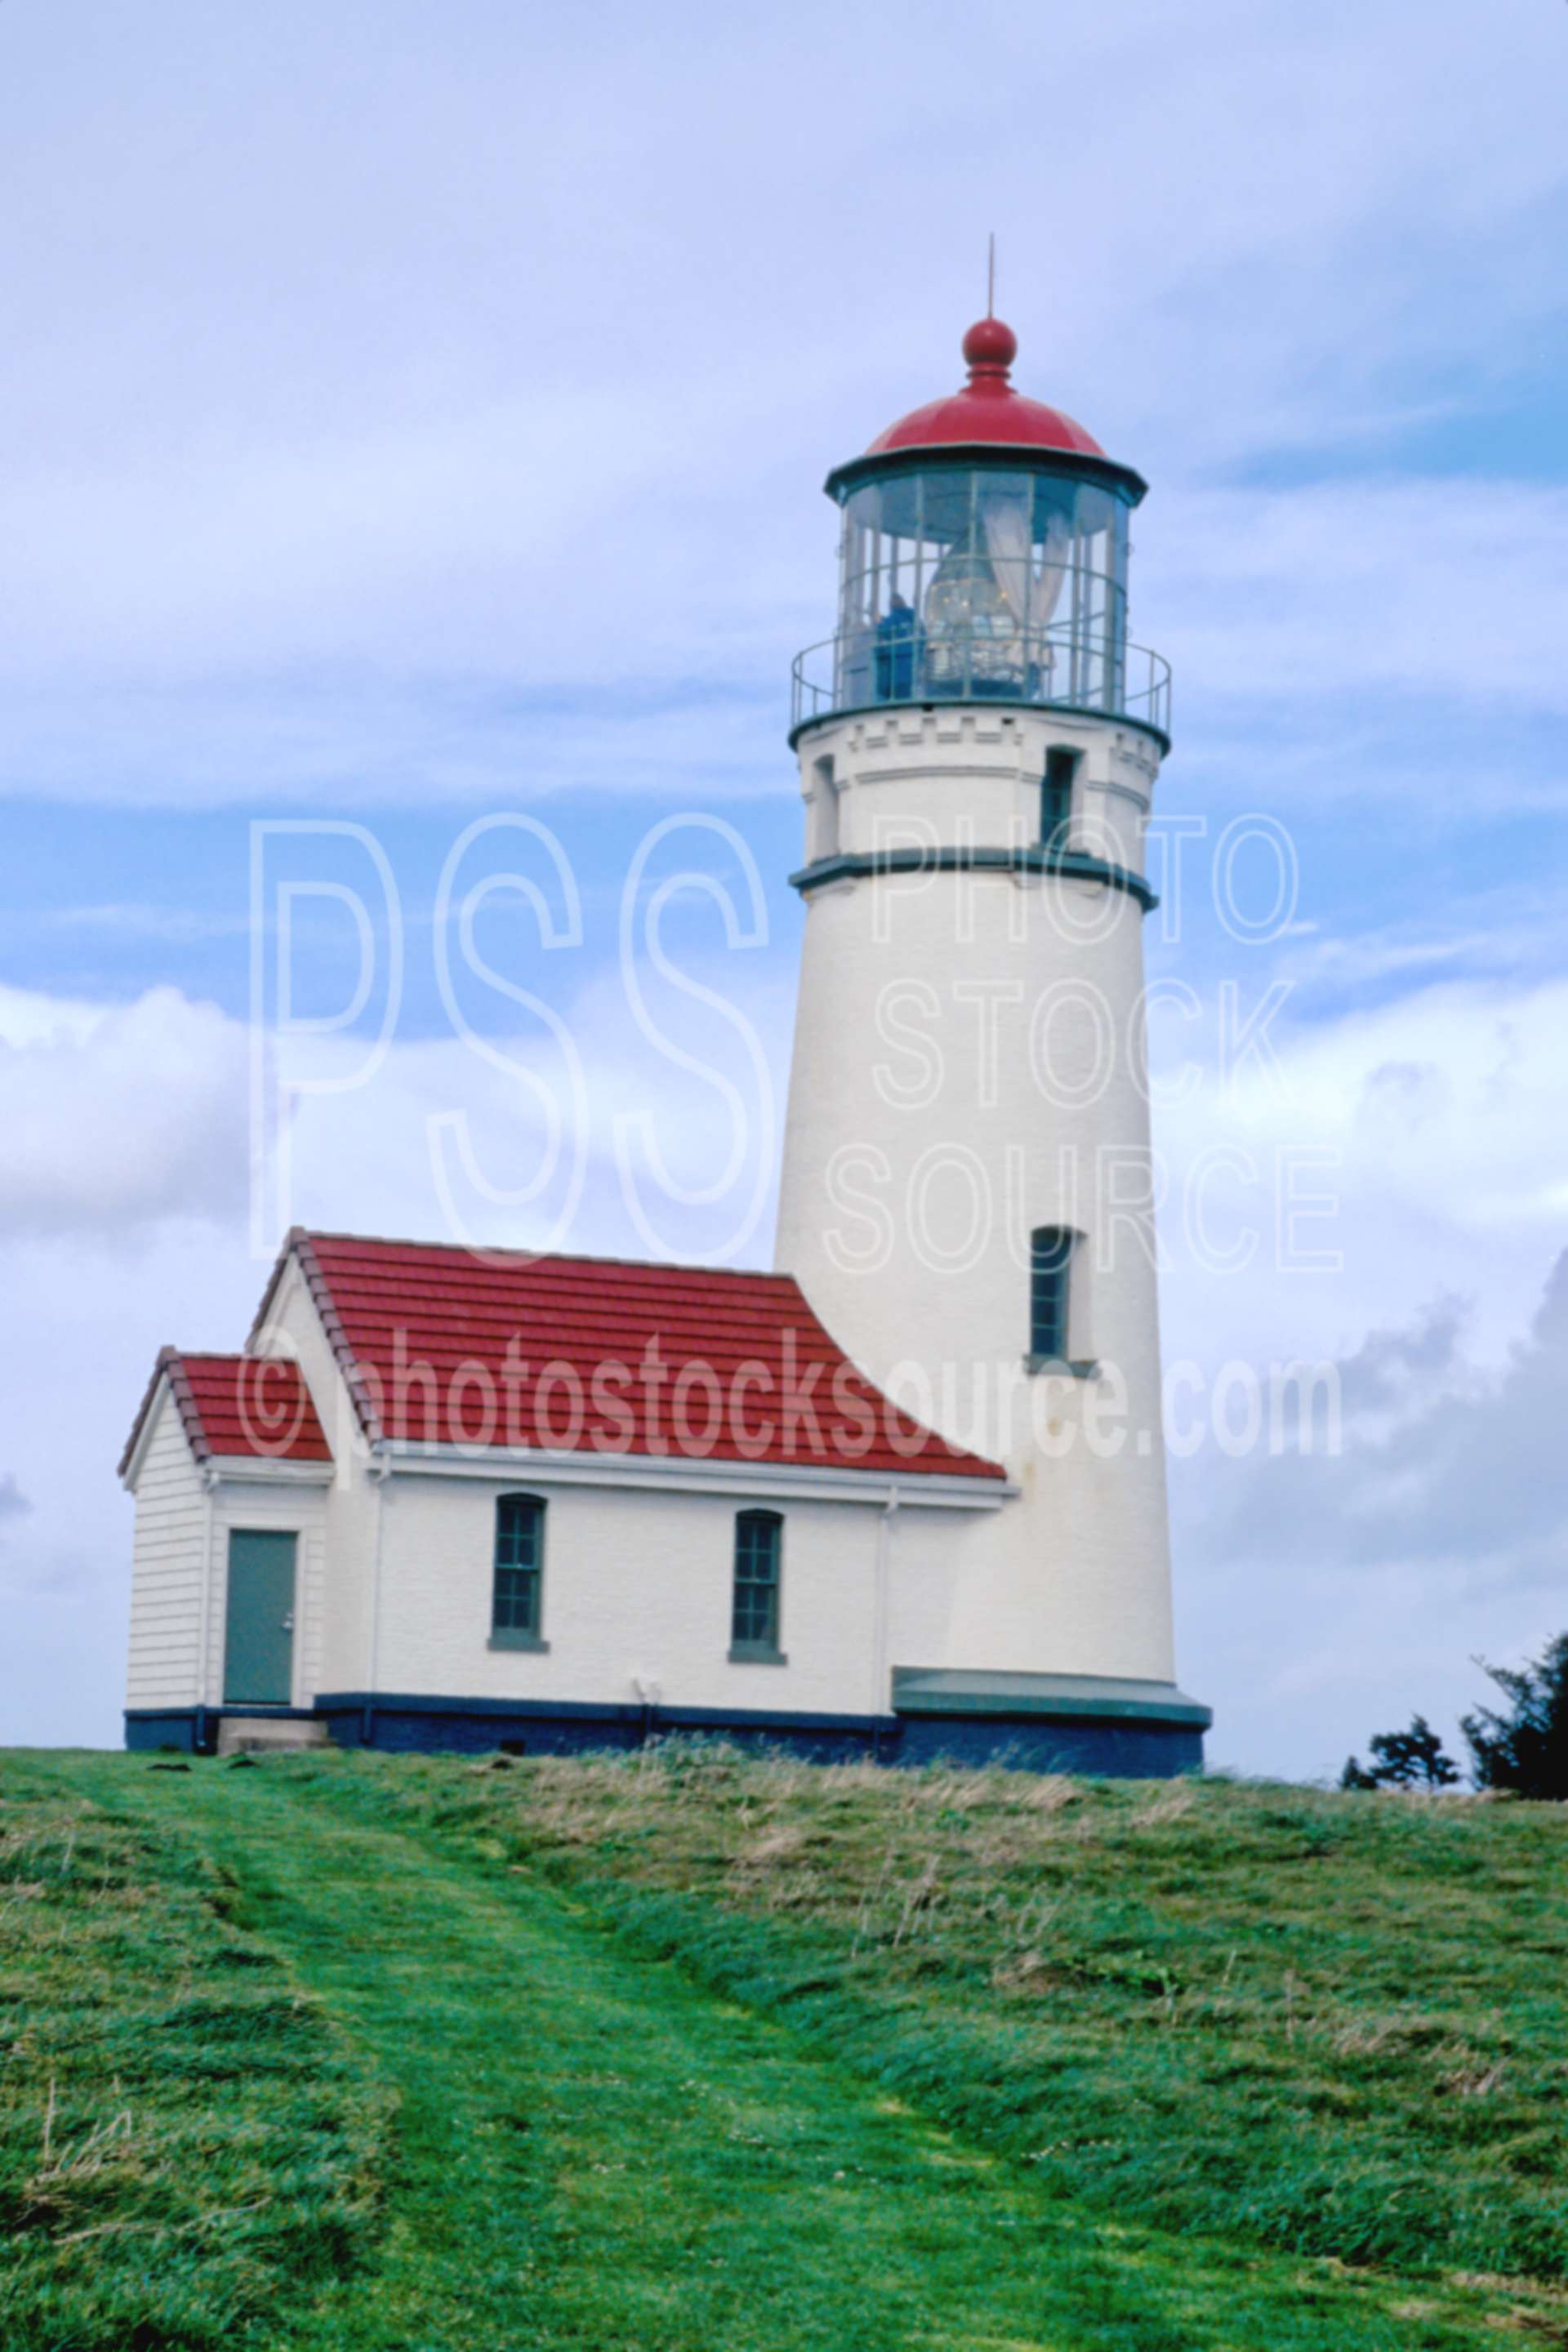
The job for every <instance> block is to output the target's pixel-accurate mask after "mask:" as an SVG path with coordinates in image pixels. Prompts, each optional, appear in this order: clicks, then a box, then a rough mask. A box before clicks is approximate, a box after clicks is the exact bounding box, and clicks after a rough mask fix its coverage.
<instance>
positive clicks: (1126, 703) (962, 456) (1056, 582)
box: [794, 318, 1170, 738]
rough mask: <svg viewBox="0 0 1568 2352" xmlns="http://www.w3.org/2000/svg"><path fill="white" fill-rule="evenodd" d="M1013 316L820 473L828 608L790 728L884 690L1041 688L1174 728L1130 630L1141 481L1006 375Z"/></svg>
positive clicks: (977, 337) (1159, 664)
mask: <svg viewBox="0 0 1568 2352" xmlns="http://www.w3.org/2000/svg"><path fill="white" fill-rule="evenodd" d="M1016 352H1017V341H1016V337H1015V335H1014V334H1013V331H1012V330H1011V328H1009V327H1006V326H1005V325H1004V324H1003V322H1002V320H1000V319H993V318H987V319H982V320H980V321H979V323H978V324H977V325H975V326H973V327H972V328H971V329H970V331H969V332H968V334H967V335H966V336H965V337H964V339H963V356H964V358H965V360H966V361H967V362H968V364H969V382H968V383H967V384H966V385H965V386H964V388H963V390H962V391H961V392H958V393H955V394H952V395H951V397H949V398H947V399H944V400H937V401H932V402H931V403H930V404H928V405H926V406H925V407H923V408H918V409H915V410H914V411H912V412H911V414H910V415H908V416H905V417H903V418H901V419H900V422H899V423H898V424H896V425H891V426H889V429H888V431H887V432H885V433H883V434H881V435H879V437H878V438H877V439H876V440H875V441H874V442H873V443H872V444H871V446H870V448H869V449H868V450H867V452H866V454H865V456H864V457H857V458H855V459H853V460H852V461H851V462H850V463H849V464H848V465H846V466H840V467H837V468H836V469H835V471H834V472H833V473H832V474H830V475H829V476H828V478H827V485H826V488H827V491H828V495H829V496H830V497H831V498H833V499H836V500H837V504H838V506H839V508H840V509H841V511H842V515H843V528H842V534H841V539H840V558H839V591H838V625H837V631H836V633H835V635H833V636H832V637H831V638H829V639H827V640H826V642H825V643H824V644H823V645H821V646H813V647H812V648H811V649H810V650H809V651H808V652H806V653H805V654H803V655H801V656H800V658H799V660H798V661H797V662H796V664H795V709H794V724H795V730H797V731H798V730H799V729H800V728H802V727H804V726H809V725H810V724H812V723H813V722H814V721H815V720H816V719H826V718H828V717H830V716H837V715H839V714H841V713H843V712H846V711H850V710H858V709H869V708H874V707H875V706H877V705H879V704H886V703H918V704H930V703H937V702H1001V703H1015V704H1016V703H1025V704H1036V705H1040V704H1044V705H1052V706H1055V707H1058V708H1061V709H1076V710H1083V711H1089V712H1092V713H1095V714H1096V715H1103V716H1107V717H1118V718H1127V719H1133V720H1135V721H1137V722H1139V723H1141V724H1142V725H1145V726H1148V727H1150V728H1152V730H1154V731H1155V732H1156V733H1157V734H1159V735H1161V736H1162V738H1163V737H1164V736H1166V734H1167V733H1168V724H1169V715H1170V672H1169V668H1168V667H1167V666H1166V664H1165V663H1164V662H1163V661H1162V660H1161V659H1160V657H1159V656H1158V655H1155V654H1151V653H1148V652H1147V651H1145V650H1144V649H1143V648H1141V647H1137V646H1130V645H1129V643H1128V638H1127V555H1128V518H1129V516H1130V515H1131V510H1132V509H1133V508H1134V507H1135V506H1136V505H1137V504H1138V502H1139V500H1140V499H1142V496H1143V493H1144V489H1145V488H1146V485H1145V484H1144V482H1143V481H1142V478H1140V477H1139V476H1138V475H1137V474H1135V473H1133V472H1132V471H1131V468H1129V467H1125V466H1119V465H1116V464H1114V463H1113V462H1112V461H1111V459H1110V458H1109V457H1107V456H1106V455H1105V452H1104V451H1103V450H1102V449H1101V448H1100V445H1099V443H1098V442H1096V441H1095V440H1094V439H1092V437H1091V436H1089V434H1088V433H1086V432H1085V431H1084V429H1083V427H1082V426H1081V425H1077V424H1075V423H1074V421H1073V419H1072V418H1071V417H1070V416H1067V415H1064V414H1063V413H1062V412H1061V410H1059V409H1056V408H1049V407H1047V406H1046V405H1045V404H1044V403H1043V402H1040V401H1037V400H1030V399H1027V398H1026V396H1025V395H1024V394H1021V393H1019V392H1017V391H1016V390H1015V388H1014V386H1013V384H1012V383H1011V381H1010V379H1009V370H1010V368H1011V366H1012V362H1013V360H1014V358H1015V357H1016Z"/></svg>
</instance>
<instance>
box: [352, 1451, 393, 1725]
mask: <svg viewBox="0 0 1568 2352" xmlns="http://www.w3.org/2000/svg"><path fill="white" fill-rule="evenodd" d="M391 1468H392V1456H391V1455H390V1454H388V1453H387V1452H386V1451H385V1449H384V1447H382V1446H379V1445H378V1446H376V1447H375V1448H374V1450H373V1452H372V1454H371V1457H370V1465H369V1469H368V1473H367V1475H368V1476H369V1478H370V1481H371V1484H372V1485H373V1486H374V1489H375V1540H374V1544H373V1546H372V1549H371V1570H370V1629H369V1635H370V1638H369V1647H368V1652H367V1656H366V1661H365V1677H364V1706H363V1707H362V1708H361V1710H360V1744H361V1746H362V1747H364V1748H374V1745H375V1695H376V1691H377V1689H378V1688H379V1686H380V1684H379V1677H380V1674H381V1555H382V1529H383V1527H384V1522H385V1518H386V1480H387V1474H388V1473H389V1472H390V1470H391Z"/></svg>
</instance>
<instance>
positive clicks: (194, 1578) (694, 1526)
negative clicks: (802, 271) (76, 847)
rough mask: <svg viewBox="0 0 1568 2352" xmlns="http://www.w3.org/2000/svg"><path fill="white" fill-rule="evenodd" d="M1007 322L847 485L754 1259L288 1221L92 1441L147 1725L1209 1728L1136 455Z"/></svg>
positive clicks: (417, 1741)
mask: <svg viewBox="0 0 1568 2352" xmlns="http://www.w3.org/2000/svg"><path fill="white" fill-rule="evenodd" d="M1013 352H1014V342H1013V338H1012V336H1011V334H1010V332H1009V331H1008V330H1007V329H1006V328H1005V327H1004V326H1002V325H1001V323H1000V321H998V320H984V321H982V322H981V324H980V325H979V326H978V327H976V328H974V329H972V330H971V332H970V334H969V336H968V337H967V338H966V339H965V354H966V357H967V358H968V359H969V361H970V362H971V381H970V383H969V384H968V386H967V387H966V388H965V390H964V391H963V392H961V393H959V394H955V395H954V396H953V397H952V398H951V399H949V400H946V401H942V402H938V403H935V404H932V405H931V407H930V408H928V409H924V410H920V411H916V412H915V413H914V415H911V416H910V417H908V418H906V419H904V420H903V422H902V423H901V424H900V425H897V426H894V427H893V428H892V429H891V430H890V432H889V433H888V434H884V435H883V436H881V437H880V438H879V441H878V442H877V443H875V444H874V445H873V446H872V448H871V450H870V451H869V452H868V454H867V456H866V457H863V458H859V459H857V460H855V461H853V462H852V463H851V464H850V465H849V466H847V467H840V468H839V469H838V470H837V472H836V473H835V474H834V475H833V476H831V477H830V478H829V483H828V488H829V490H830V492H831V494H832V495H833V496H834V498H835V499H836V500H837V502H838V504H839V505H840V507H841V509H842V510H843V514H844V537H843V561H842V570H841V581H840V614H839V628H838V631H837V635H836V636H835V637H834V639H833V640H832V641H831V642H830V644H829V645H828V646H826V647H825V648H822V649H819V656H817V657H816V658H817V659H819V661H820V667H816V664H815V662H814V658H813V657H810V656H803V657H802V661H801V663H799V664H797V666H796V710H795V722H796V723H795V733H794V737H793V739H792V740H794V742H795V747H796V750H797V752H798V755H799V759H800V766H801V778H802V789H803V793H804V795H805V808H806V830H807V851H806V863H805V866H803V868H802V870H801V871H800V872H799V873H798V874H797V875H795V877H794V879H795V884H796V886H797V887H799V888H800V889H801V890H802V892H803V893H804V894H805V897H806V899H807V904H808V909H809V912H808V919H807V927H806V938H805V958H804V969H803V972H802V984H801V999H800V1011H799V1015H798V1024H797V1030H796V1040H795V1066H794V1073H793V1077H792V1084H791V1097H790V1110H789V1118H788V1124H787V1129H786V1136H785V1144H784V1192H783V1205H782V1211H781V1219H780V1232H779V1244H778V1255H779V1263H780V1266H781V1268H783V1269H784V1271H781V1272H779V1273H775V1274H772V1275H764V1274H746V1273H731V1272H712V1271H706V1270H697V1269H690V1268H681V1267H674V1266H663V1265H629V1264H624V1263H621V1262H616V1261H606V1260H594V1259H585V1258H564V1257H551V1258H533V1257H531V1256H528V1255H523V1254H521V1253H520V1254H506V1253H494V1252H487V1253H485V1254H484V1255H483V1256H477V1255H472V1254H470V1253H469V1252H468V1251H466V1250H463V1249H460V1248H457V1247H447V1246H442V1245H437V1244H413V1243H401V1242H385V1241H377V1240H373V1239H356V1238H351V1237H345V1236H342V1235H326V1234H302V1233H296V1234H291V1235H290V1237H289V1242H288V1244H286V1246H285V1248H284V1251H283V1254H282V1255H281V1257H280V1259H279V1265H278V1267H277V1270H276V1272H275V1274H274V1276H273V1278H272V1281H271V1283H270V1285H269V1286H268V1292H267V1296H266V1297H265V1299H264V1300H263V1302H262V1306H261V1309H260V1312H259V1314H258V1319H257V1324H256V1327H255V1328H254V1329H253V1331H252V1333H251V1335H250V1338H249V1339H248V1341H247V1346H246V1349H245V1351H244V1353H243V1354H242V1355H238V1356H229V1357H212V1356H195V1355H189V1356H186V1355H182V1354H180V1353H179V1352H177V1351H175V1350H173V1349H165V1350H164V1353H163V1356H162V1357H161V1358H160V1360H159V1363H158V1366H157V1368H156V1370H155V1372H154V1375H153V1382H152V1385H151V1387H150V1389H149V1391H148V1394H147V1397H146V1399H145V1401H144V1402H143V1405H142V1411H141V1413H140V1415H139V1416H138V1420H137V1423H136V1426H135V1429H134V1430H133V1432H132V1439H131V1443H130V1444H129V1446H128V1448H127V1451H126V1455H125V1459H124V1461H123V1462H122V1465H121V1470H122V1475H123V1476H124V1478H125V1480H126V1483H127V1485H128V1486H130V1487H131V1489H132V1492H133V1493H134V1495H135V1497H136V1549H135V1580H134V1588H133V1595H132V1655H131V1673H130V1684H129V1689H128V1704H127V1718H126V1719H127V1738H128V1740H129V1742H130V1743H131V1744H132V1745H133V1746H156V1745H162V1744H165V1743H168V1742H174V1744H177V1745H191V1746H196V1747H204V1746H206V1745H208V1744H210V1743H211V1742H212V1741H213V1739H214V1738H216V1734H217V1731H218V1727H219V1726H220V1724H221V1722H222V1721H223V1719H224V1717H226V1716H227V1717H237V1716H238V1717H257V1716H265V1717H269V1718H272V1719H275V1720H277V1721H278V1722H279V1723H300V1722H304V1723H306V1724H308V1725H310V1726H315V1727H324V1729H325V1731H326V1732H327V1733H328V1734H329V1735H330V1736H331V1737H332V1738H336V1739H338V1740H340V1741H346V1742H350V1743H353V1742H359V1741H371V1742H374V1743H376V1744H378V1745H384V1746H393V1747H415V1746H417V1747H434V1748H479V1747H490V1746H494V1745H498V1744H500V1745H515V1746H520V1747H522V1748H530V1749H532V1748H561V1747H568V1746H578V1745H601V1746H602V1745H605V1744H629V1743H632V1742H635V1741H637V1740H640V1739H642V1738H647V1736H648V1734H649V1732H650V1731H652V1730H668V1729H670V1728H674V1727H686V1728H690V1729H710V1730H721V1731H725V1732H727V1733H729V1734H731V1736H735V1737H741V1738H745V1737H750V1736H757V1735H761V1736H765V1737H770V1738H782V1739H787V1740H788V1741H790V1742H791V1743H792V1744H794V1745H795V1746H798V1747H803V1748H807V1749H809V1750H812V1751H814V1752H823V1753H845V1752H850V1753H859V1752H869V1753H874V1754H877V1755H879V1756H881V1757H885V1758H887V1759H889V1760H897V1759H905V1760H913V1759H921V1758H924V1757H927V1756H931V1755H933V1754H939V1753H946V1754H951V1755H962V1756H965V1757H971V1758H978V1757H983V1756H986V1755H994V1754H997V1753H1001V1752H1008V1753H1012V1754H1014V1755H1016V1756H1018V1757H1020V1758H1022V1759H1026V1760H1029V1761H1034V1762H1038V1763H1043V1764H1053V1765H1065V1766H1068V1767H1071V1768H1078V1769H1091V1770H1102V1771H1121V1772H1140V1773H1161V1772H1170V1771H1174V1770H1181V1769H1190V1768H1192V1767H1194V1766H1195V1765H1197V1764H1199V1763H1200V1762H1201V1760H1202V1738H1203V1732H1204V1729H1205V1727H1206V1725H1207V1723H1208V1720H1209V1717H1208V1711H1207V1709H1206V1708H1205V1707H1203V1706H1198V1705H1197V1704H1195V1703H1194V1702H1193V1701H1192V1700H1190V1699H1188V1698H1186V1697H1184V1696H1183V1694H1182V1693H1181V1692H1180V1691H1179V1690H1178V1689H1177V1688H1176V1687H1175V1685H1174V1682H1173V1660H1172V1635H1171V1604H1170V1570H1169V1560H1168V1554H1167V1538H1166V1517H1165V1489H1164V1463H1163V1442H1162V1435H1161V1412H1160V1393H1159V1391H1160V1364H1159V1337H1158V1318H1157V1305H1156V1299H1155V1290H1154V1275H1153V1263H1152V1251H1151V1250H1150V1248H1149V1236H1150V1226H1151V1207H1150V1201H1149V1193H1150V1189H1151V1187H1150V1176H1149V1171H1150V1150H1149V1124H1148V1100H1147V1088H1146V1086H1145V1084H1144V1082H1143V1071H1142V1035H1141V1028H1140V1024H1139V1019H1138V1014H1139V1007H1140V999H1141V991H1142V940H1141V931H1140V925H1141V919H1142V914H1143V912H1144V911H1145V909H1146V908H1148V907H1149V906H1150V905H1151V904H1152V893H1151V892H1150V890H1149V887H1148V885H1147V882H1146V880H1145V878H1144V873H1143V840H1144V831H1145V827H1146V824H1147V819H1148V815H1149V811H1150V805H1151V799H1152V788H1153V782H1154V778H1155V776H1156V774H1157V772H1158V768H1159V764H1160V760H1161V758H1162V756H1163V751H1165V749H1166V748H1167V743H1166V735H1165V731H1164V730H1165V725H1166V719H1167V711H1166V708H1165V704H1166V698H1167V695H1168V687H1167V684H1166V681H1165V677H1164V672H1163V665H1160V664H1158V663H1157V662H1156V661H1155V659H1154V657H1152V656H1149V657H1147V664H1146V671H1145V673H1144V675H1143V676H1142V677H1140V678H1137V679H1134V678H1133V676H1132V672H1131V667H1130V663H1131V656H1130V651H1129V648H1128V646H1127V644H1126V631H1125V597H1126V551H1127V531H1126V524H1127V515H1128V513H1129V511H1130V509H1131V507H1132V506H1133V505H1135V504H1136V503H1137V501H1138V499H1140V498H1141V497H1142V491H1143V485H1142V482H1141V481H1140V480H1139V478H1138V477H1137V476H1136V475H1133V474H1131V473H1130V472H1129V471H1128V470H1127V469H1126V468H1125V467H1119V466H1116V465H1114V464H1112V463H1111V461H1110V460H1109V459H1108V458H1106V457H1104V456H1103V454H1102V453H1101V452H1100V451H1099V449H1098V447H1097V446H1096V445H1095V444H1094V443H1093V442H1092V441H1090V440H1089V436H1087V435H1086V434H1085V433H1083V431H1082V429H1081V427H1079V426H1077V425H1073V424H1072V423H1071V421H1070V419H1068V418H1066V417H1064V416H1062V415H1060V413H1059V412H1058V411H1056V410H1054V409H1048V408H1045V407H1042V406H1041V405H1040V404H1038V403H1036V402H1033V401H1028V400H1026V399H1024V398H1022V396H1021V395H1019V394H1017V393H1016V392H1015V391H1014V390H1013V388H1012V386H1011V384H1010V383H1009V382H1008V380H1007V368H1008V365H1009V364H1010V362H1011V359H1012V356H1013ZM1108 1039H1109V1041H1110V1042H1109V1045H1108V1044H1107V1040H1108ZM819 1318H822V1319H819Z"/></svg>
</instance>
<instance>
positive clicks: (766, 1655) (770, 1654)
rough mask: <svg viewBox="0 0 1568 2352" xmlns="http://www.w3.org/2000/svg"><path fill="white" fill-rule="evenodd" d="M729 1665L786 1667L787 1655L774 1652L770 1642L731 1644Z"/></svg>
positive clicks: (782, 1652) (781, 1651)
mask: <svg viewBox="0 0 1568 2352" xmlns="http://www.w3.org/2000/svg"><path fill="white" fill-rule="evenodd" d="M730 1664H731V1665H732V1666H787V1665H788V1664H789V1653H788V1652H787V1651H786V1650H775V1649H774V1648H773V1643H771V1642H731V1644H730Z"/></svg>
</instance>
